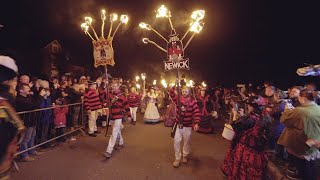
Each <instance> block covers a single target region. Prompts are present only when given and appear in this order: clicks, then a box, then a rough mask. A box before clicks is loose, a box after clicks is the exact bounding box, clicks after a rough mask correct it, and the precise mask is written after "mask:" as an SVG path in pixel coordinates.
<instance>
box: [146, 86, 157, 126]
mask: <svg viewBox="0 0 320 180" xmlns="http://www.w3.org/2000/svg"><path fill="white" fill-rule="evenodd" d="M157 97H158V95H157V94H156V93H155V88H154V87H151V88H150V91H149V92H148V93H147V96H146V98H147V99H148V101H147V108H146V111H145V113H144V117H143V119H144V122H145V123H153V124H154V123H157V122H159V121H160V114H159V111H158V108H157V106H156V102H157Z"/></svg>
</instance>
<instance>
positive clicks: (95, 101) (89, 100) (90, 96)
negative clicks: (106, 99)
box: [84, 89, 101, 111]
mask: <svg viewBox="0 0 320 180" xmlns="http://www.w3.org/2000/svg"><path fill="white" fill-rule="evenodd" d="M84 107H85V108H86V110H91V111H95V110H97V109H101V102H100V98H99V94H98V93H97V92H96V90H94V89H89V90H88V92H86V93H85V94H84Z"/></svg>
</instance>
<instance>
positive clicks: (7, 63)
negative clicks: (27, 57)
mask: <svg viewBox="0 0 320 180" xmlns="http://www.w3.org/2000/svg"><path fill="white" fill-rule="evenodd" d="M17 75H18V66H17V65H16V62H15V61H14V60H13V59H12V58H10V57H8V56H1V55H0V83H2V82H3V81H7V80H11V79H13V78H14V77H16V76H17Z"/></svg>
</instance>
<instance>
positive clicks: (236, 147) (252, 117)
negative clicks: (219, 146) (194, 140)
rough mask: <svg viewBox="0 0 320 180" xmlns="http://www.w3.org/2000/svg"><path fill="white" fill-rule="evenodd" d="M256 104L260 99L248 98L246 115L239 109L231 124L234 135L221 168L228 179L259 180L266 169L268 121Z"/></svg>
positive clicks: (267, 117) (258, 104) (269, 121)
mask: <svg viewBox="0 0 320 180" xmlns="http://www.w3.org/2000/svg"><path fill="white" fill-rule="evenodd" d="M260 101H261V97H249V99H248V100H247V101H246V102H245V103H246V104H248V114H244V110H243V109H240V110H239V111H238V112H237V113H239V116H240V118H238V119H237V120H236V121H234V122H233V123H232V124H231V125H232V128H233V130H234V131H235V136H234V138H233V140H232V142H231V146H230V148H229V151H228V153H227V155H226V157H225V160H224V163H223V165H222V167H221V170H222V172H223V173H224V174H225V175H226V176H228V179H263V177H264V176H263V175H264V173H265V172H266V170H267V169H266V168H267V162H268V160H267V158H266V152H265V150H266V148H267V146H268V143H269V142H268V141H269V137H270V129H269V127H270V124H271V118H270V117H269V116H268V115H264V114H265V113H264V112H263V107H262V106H261V104H260V103H261V102H260Z"/></svg>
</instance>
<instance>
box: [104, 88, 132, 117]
mask: <svg viewBox="0 0 320 180" xmlns="http://www.w3.org/2000/svg"><path fill="white" fill-rule="evenodd" d="M109 99H110V101H109V102H111V103H112V105H111V110H110V112H111V120H115V119H122V118H123V117H124V116H125V114H127V116H128V117H131V114H130V109H129V103H128V101H127V98H126V97H125V96H124V95H123V94H121V93H110V94H109Z"/></svg>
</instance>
